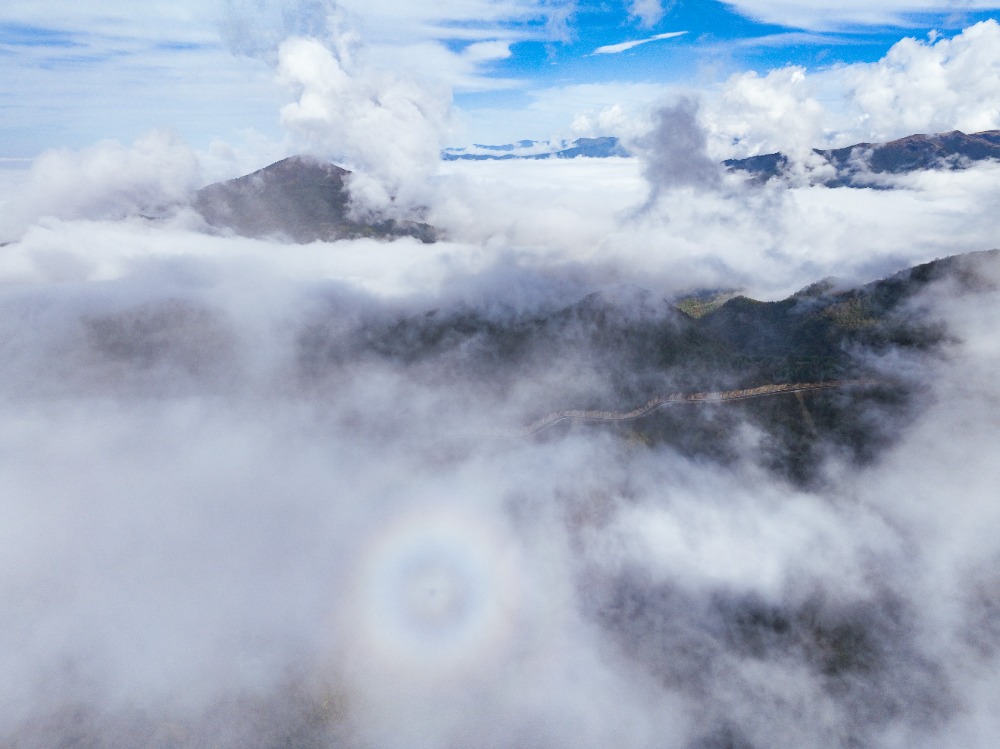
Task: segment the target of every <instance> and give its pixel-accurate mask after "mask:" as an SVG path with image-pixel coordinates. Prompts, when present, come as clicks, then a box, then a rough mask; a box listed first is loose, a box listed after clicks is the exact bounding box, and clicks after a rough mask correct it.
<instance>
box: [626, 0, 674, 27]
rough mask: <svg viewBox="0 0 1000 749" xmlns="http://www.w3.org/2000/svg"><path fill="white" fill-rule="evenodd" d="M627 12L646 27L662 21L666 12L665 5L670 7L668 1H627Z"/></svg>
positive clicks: (670, 3)
mask: <svg viewBox="0 0 1000 749" xmlns="http://www.w3.org/2000/svg"><path fill="white" fill-rule="evenodd" d="M627 4H628V12H629V15H630V16H632V17H633V18H636V19H638V21H639V23H640V24H642V25H643V26H646V27H651V26H655V25H656V24H658V23H659V22H660V21H662V20H663V16H664V15H665V14H666V12H667V8H666V7H664V6H666V5H672V4H673V3H672V2H670V0H667V1H666V2H665V1H664V0H628V3H627Z"/></svg>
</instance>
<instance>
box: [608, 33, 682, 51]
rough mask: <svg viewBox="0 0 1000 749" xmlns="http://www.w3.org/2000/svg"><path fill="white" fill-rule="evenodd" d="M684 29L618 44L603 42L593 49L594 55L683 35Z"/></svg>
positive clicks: (628, 48)
mask: <svg viewBox="0 0 1000 749" xmlns="http://www.w3.org/2000/svg"><path fill="white" fill-rule="evenodd" d="M686 33H688V32H686V31H668V32H666V33H663V34H656V35H655V36H651V37H648V38H646V39H636V40H633V41H630V42H620V43H619V44H605V45H604V46H603V47H598V48H597V49H595V50H594V52H593V54H595V55H616V54H618V53H619V52H626V51H628V50H630V49H634V48H635V47H638V46H639V45H641V44H649V43H650V42H658V41H660V40H661V39H674V38H675V37H678V36H684V35H685V34H686Z"/></svg>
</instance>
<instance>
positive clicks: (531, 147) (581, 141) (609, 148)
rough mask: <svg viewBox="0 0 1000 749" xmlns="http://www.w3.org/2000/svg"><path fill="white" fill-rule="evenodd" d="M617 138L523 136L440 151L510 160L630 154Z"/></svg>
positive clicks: (453, 157) (460, 157) (461, 157)
mask: <svg viewBox="0 0 1000 749" xmlns="http://www.w3.org/2000/svg"><path fill="white" fill-rule="evenodd" d="M631 155H632V154H631V153H629V151H627V150H626V149H625V147H624V146H622V144H621V143H620V142H619V140H618V138H612V137H603V138H577V139H576V140H556V141H544V140H522V141H518V142H517V143H508V144H507V145H503V146H483V145H474V146H470V147H468V148H446V149H444V151H442V152H441V158H442V159H444V160H445V161H508V160H510V159H575V158H577V157H585V158H591V159H606V158H610V157H612V156H631Z"/></svg>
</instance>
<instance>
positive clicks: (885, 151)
mask: <svg viewBox="0 0 1000 749" xmlns="http://www.w3.org/2000/svg"><path fill="white" fill-rule="evenodd" d="M813 153H815V154H817V155H819V156H822V157H823V159H825V160H826V162H827V163H828V164H830V166H832V167H834V169H835V170H836V174H835V175H833V176H831V177H828V178H827V179H825V180H822V181H821V184H824V185H826V186H827V187H870V186H872V185H877V184H878V175H884V174H906V173H908V172H914V171H918V170H922V169H962V168H965V167H967V166H969V165H971V164H973V163H975V162H977V161H986V160H988V159H1000V130H986V131H984V132H981V133H972V134H971V135H967V134H965V133H963V132H961V131H960V130H954V131H952V132H950V133H937V134H934V135H908V136H907V137H905V138H900V139H899V140H893V141H889V142H888V143H857V144H855V145H853V146H847V147H845V148H835V149H827V150H821V149H818V148H816V149H813ZM723 163H724V164H725V166H726V167H727V168H728V169H729V171H731V172H746V173H748V174H749V175H751V177H752V179H753V181H755V182H759V183H764V182H767V181H768V180H770V179H774V178H775V177H780V176H781V175H782V174H783V173H784V172H785V171H786V170H787V168H788V166H789V159H788V157H787V156H785V155H784V154H781V153H768V154H763V155H760V156H751V157H750V158H747V159H729V160H727V161H725V162H723Z"/></svg>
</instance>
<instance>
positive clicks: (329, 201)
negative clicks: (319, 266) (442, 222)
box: [193, 156, 437, 243]
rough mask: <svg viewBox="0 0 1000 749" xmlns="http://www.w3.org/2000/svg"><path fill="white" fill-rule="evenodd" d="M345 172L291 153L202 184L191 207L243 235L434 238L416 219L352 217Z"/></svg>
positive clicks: (305, 239)
mask: <svg viewBox="0 0 1000 749" xmlns="http://www.w3.org/2000/svg"><path fill="white" fill-rule="evenodd" d="M348 175H350V172H349V171H347V170H346V169H341V168H340V167H338V166H335V165H333V164H330V163H328V162H323V161H320V160H318V159H314V158H311V157H308V156H291V157H289V158H287V159H282V160H281V161H278V162H276V163H274V164H271V165H270V166H266V167H264V168H263V169H259V170H258V171H256V172H253V173H252V174H248V175H246V176H244V177H238V178H236V179H231V180H228V181H226V182H218V183H215V184H212V185H209V186H208V187H204V188H202V189H201V190H199V191H198V193H197V194H196V196H195V199H194V203H193V205H194V208H195V210H197V211H198V212H199V213H200V214H201V215H202V216H203V217H204V219H205V221H206V222H207V223H208V224H209V225H211V226H213V227H216V228H218V229H224V230H229V231H232V232H234V233H236V234H239V235H241V236H245V237H256V238H262V237H284V238H287V239H290V240H291V241H293V242H298V243H307V242H314V241H318V240H321V241H329V240H333V239H353V238H359V237H375V238H381V239H390V238H395V237H416V238H417V239H419V240H421V241H422V242H434V241H435V240H436V239H437V232H436V231H435V230H434V228H433V227H431V226H429V225H427V224H422V223H418V222H415V221H399V220H396V219H390V218H387V219H381V220H379V219H376V220H374V221H360V220H357V219H354V218H351V217H350V213H349V202H350V194H349V192H348V189H347V186H346V184H345V179H346V178H347V176H348Z"/></svg>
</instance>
